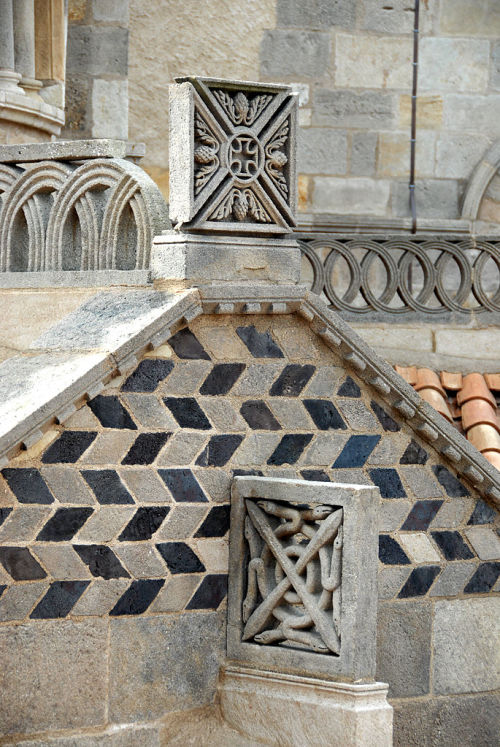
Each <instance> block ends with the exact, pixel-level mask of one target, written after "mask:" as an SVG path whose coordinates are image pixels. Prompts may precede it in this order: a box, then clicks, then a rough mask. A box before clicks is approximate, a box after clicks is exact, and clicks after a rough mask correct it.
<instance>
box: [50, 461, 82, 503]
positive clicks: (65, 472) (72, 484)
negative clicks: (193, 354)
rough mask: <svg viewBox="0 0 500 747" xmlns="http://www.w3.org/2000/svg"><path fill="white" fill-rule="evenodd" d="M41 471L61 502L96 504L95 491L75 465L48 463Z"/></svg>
mask: <svg viewBox="0 0 500 747" xmlns="http://www.w3.org/2000/svg"><path fill="white" fill-rule="evenodd" d="M41 472H42V476H43V479H44V480H45V481H46V483H47V484H48V486H49V488H50V489H51V491H52V493H53V494H54V496H55V497H56V498H57V500H58V501H59V502H60V503H77V504H79V505H83V506H93V505H95V503H96V501H95V498H94V495H93V493H92V492H91V490H90V489H89V487H88V485H87V483H86V482H85V480H84V479H83V477H82V476H81V475H80V473H79V472H78V470H76V469H75V468H74V467H63V466H59V465H50V466H49V465H47V466H44V467H42V469H41Z"/></svg>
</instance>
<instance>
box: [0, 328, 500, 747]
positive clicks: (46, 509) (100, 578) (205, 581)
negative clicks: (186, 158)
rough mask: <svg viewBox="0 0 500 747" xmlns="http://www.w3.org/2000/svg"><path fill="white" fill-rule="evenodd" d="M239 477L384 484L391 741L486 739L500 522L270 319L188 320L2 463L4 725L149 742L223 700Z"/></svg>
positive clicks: (385, 667) (353, 384)
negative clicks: (109, 732)
mask: <svg viewBox="0 0 500 747" xmlns="http://www.w3.org/2000/svg"><path fill="white" fill-rule="evenodd" d="M237 474H265V475H269V476H276V477H293V478H299V479H304V480H311V479H313V480H331V481H338V482H348V483H351V484H352V483H355V484H369V485H373V484H375V485H376V486H377V487H378V488H379V489H380V494H381V523H380V568H379V597H380V606H379V641H378V646H379V651H378V672H377V678H378V679H379V680H382V681H386V682H389V684H390V697H391V698H392V701H391V702H392V703H393V705H394V708H395V744H398V745H405V747H408V745H413V744H414V745H417V744H418V745H420V744H423V743H425V741H426V740H430V739H432V740H433V743H437V744H451V743H454V744H456V743H457V742H460V743H461V744H463V745H471V746H472V745H475V746H476V747H477V745H479V744H481V745H490V744H494V743H495V739H496V737H497V730H498V684H499V683H498V646H497V642H498V619H499V614H498V613H499V607H500V600H499V594H498V592H499V591H500V586H499V582H498V580H497V579H498V576H499V575H500V562H499V560H498V557H499V555H498V545H499V540H498V536H497V534H496V533H495V530H494V527H495V525H496V524H498V515H497V514H496V513H495V511H494V510H493V509H492V508H491V507H490V506H489V505H487V504H486V503H484V502H483V501H482V500H481V499H480V498H479V497H478V495H477V494H476V493H475V492H474V491H473V490H472V489H471V488H470V487H469V486H467V485H466V484H465V483H463V482H462V481H460V480H458V479H457V478H456V476H455V475H454V473H453V469H452V467H451V466H450V465H449V464H445V463H443V460H442V457H439V456H438V455H437V453H435V452H434V450H433V449H432V447H430V446H429V445H428V444H427V443H425V442H424V441H422V440H421V439H420V438H419V437H416V436H415V434H414V433H413V432H412V431H411V430H410V429H409V427H408V426H407V425H406V424H405V423H404V422H402V421H401V416H400V415H397V414H396V412H395V411H393V410H391V409H390V408H389V407H388V406H387V405H386V404H384V401H383V397H381V395H380V394H379V393H378V392H376V391H375V389H373V388H371V387H369V386H367V385H366V384H365V383H364V382H363V381H362V380H361V379H359V378H358V376H357V375H356V374H355V373H354V371H351V370H346V369H345V367H344V364H343V363H341V362H340V359H339V358H337V357H336V355H335V354H334V353H333V352H332V351H331V350H330V349H329V348H327V347H326V346H325V345H324V343H323V342H322V341H321V340H320V338H318V337H317V336H316V335H315V334H314V332H313V331H312V330H311V329H310V327H309V326H308V324H307V323H306V322H305V321H303V320H302V319H301V318H300V317H298V316H294V315H280V314H278V315H275V316H272V317H269V316H260V315H252V314H246V315H241V316H238V315H206V316H201V317H198V318H197V319H195V320H194V321H192V322H191V324H190V325H189V327H187V326H184V327H181V328H180V329H179V330H178V331H176V332H175V334H173V336H172V337H171V338H170V339H169V340H168V343H165V344H164V345H162V346H161V347H160V348H157V350H156V351H155V352H154V353H148V354H146V356H145V357H144V358H143V359H142V360H141V362H140V363H139V364H138V366H137V367H136V368H135V370H133V371H132V372H131V373H128V374H127V375H126V376H123V377H121V378H116V379H114V380H112V381H110V383H109V385H108V387H107V388H106V389H105V390H104V391H103V392H102V393H101V394H99V395H97V396H96V397H94V398H93V399H92V400H90V401H89V402H88V404H86V405H84V406H83V407H82V408H81V409H79V410H78V411H77V412H76V413H75V414H74V415H73V416H71V418H70V419H69V420H68V421H67V422H66V424H65V426H64V427H60V428H58V429H56V431H54V432H52V435H51V436H46V437H45V439H44V441H43V443H41V444H39V445H38V446H37V445H35V446H34V447H32V448H31V450H29V451H28V452H25V453H24V454H21V455H19V456H18V457H16V458H15V459H13V460H11V462H10V463H9V465H8V466H7V467H5V468H4V469H3V470H2V477H1V493H0V495H1V497H0V505H1V509H0V520H1V526H0V543H1V545H0V564H1V565H0V574H1V575H0V584H1V587H0V589H1V592H2V593H1V596H0V620H1V623H0V651H1V657H2V661H3V662H4V666H3V667H2V673H1V675H0V683H1V684H0V686H1V690H2V700H1V704H0V711H1V714H2V715H1V718H0V723H1V724H2V727H1V728H2V735H3V736H4V737H8V738H9V739H10V743H11V744H12V743H14V744H15V743H17V742H18V741H19V740H20V739H21V738H22V737H21V736H19V735H30V736H34V735H37V734H40V733H42V732H43V733H47V734H48V733H54V734H58V735H64V734H68V733H69V730H74V732H76V733H77V734H79V735H82V734H93V738H97V736H96V735H99V734H101V733H103V730H105V729H107V728H108V727H109V726H110V725H123V724H128V726H127V728H126V729H125V731H124V732H123V733H124V734H131V737H130V738H131V739H132V740H134V739H136V740H138V739H139V738H140V739H141V741H140V743H141V744H145V745H149V744H152V745H153V744H154V745H156V744H158V741H157V740H158V729H159V722H155V720H157V719H160V718H161V717H163V716H164V715H165V714H167V713H169V712H173V711H187V710H189V709H192V708H197V707H201V706H207V705H213V703H214V696H215V688H216V681H217V675H218V670H219V666H220V664H221V663H222V662H223V660H224V655H225V643H224V640H225V634H224V628H225V597H226V589H227V531H228V527H229V494H230V484H231V480H232V477H233V476H234V475H237ZM153 722H154V723H153ZM136 729H138V730H140V731H135V730H136ZM127 730H128V731H127ZM138 735H141V736H140V737H139V736H138ZM40 739H41V740H42V741H39V742H36V743H37V744H45V743H46V742H44V741H43V739H45V737H43V738H42V737H40ZM135 743H137V742H135ZM75 744H78V742H75ZM82 744H83V742H82ZM106 744H107V742H106ZM110 744H115V743H114V742H110Z"/></svg>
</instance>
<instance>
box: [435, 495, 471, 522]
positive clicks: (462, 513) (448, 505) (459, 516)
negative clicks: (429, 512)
mask: <svg viewBox="0 0 500 747" xmlns="http://www.w3.org/2000/svg"><path fill="white" fill-rule="evenodd" d="M473 508H474V498H453V500H450V501H445V502H444V503H443V505H442V506H441V508H440V509H439V511H438V512H437V514H436V516H435V517H434V518H433V520H432V521H431V527H432V528H433V529H435V528H437V527H441V528H443V529H453V528H454V527H458V526H460V524H461V523H462V522H463V521H464V520H465V519H468V518H469V516H470V515H471V513H472V509H473Z"/></svg>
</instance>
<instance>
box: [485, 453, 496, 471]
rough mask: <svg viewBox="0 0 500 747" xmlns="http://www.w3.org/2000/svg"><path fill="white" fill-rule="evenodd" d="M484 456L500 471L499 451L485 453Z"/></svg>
mask: <svg viewBox="0 0 500 747" xmlns="http://www.w3.org/2000/svg"><path fill="white" fill-rule="evenodd" d="M483 456H484V457H486V459H487V460H488V462H490V463H491V464H492V465H493V466H494V467H496V468H497V469H498V470H500V453H499V452H498V451H483Z"/></svg>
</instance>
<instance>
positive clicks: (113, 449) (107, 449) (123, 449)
mask: <svg viewBox="0 0 500 747" xmlns="http://www.w3.org/2000/svg"><path fill="white" fill-rule="evenodd" d="M136 438H137V431H135V430H134V431H127V430H125V429H123V428H120V429H117V430H110V431H103V432H102V433H99V434H98V436H97V438H96V439H95V441H94V442H93V444H92V445H91V447H90V448H89V449H87V451H86V452H85V454H84V455H83V456H82V457H81V458H80V462H82V463H83V464H85V465H87V464H99V465H100V464H119V463H120V462H121V460H122V459H123V457H124V456H125V454H126V453H127V451H128V450H129V448H130V447H131V446H132V444H133V442H134V441H135V439H136Z"/></svg>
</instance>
